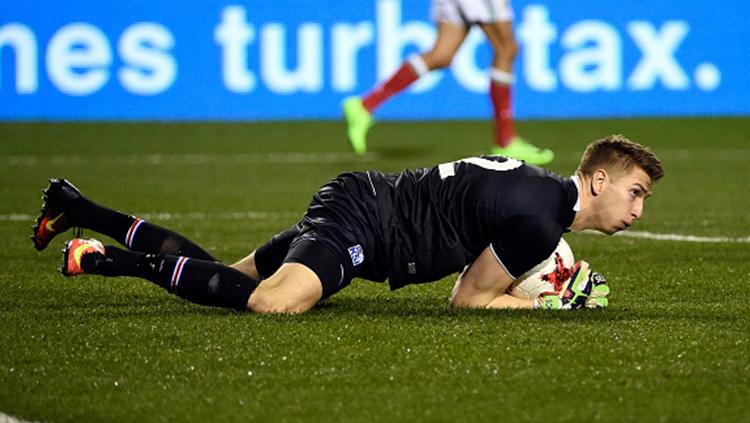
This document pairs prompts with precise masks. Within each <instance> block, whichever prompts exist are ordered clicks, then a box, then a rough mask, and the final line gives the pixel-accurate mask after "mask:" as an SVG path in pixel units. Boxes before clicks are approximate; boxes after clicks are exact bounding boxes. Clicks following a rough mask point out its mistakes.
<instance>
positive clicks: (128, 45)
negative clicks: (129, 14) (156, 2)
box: [118, 22, 177, 95]
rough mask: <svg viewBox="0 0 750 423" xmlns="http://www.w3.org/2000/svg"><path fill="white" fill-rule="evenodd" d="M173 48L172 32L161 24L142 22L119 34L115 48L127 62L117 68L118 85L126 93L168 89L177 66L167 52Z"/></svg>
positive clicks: (145, 92) (156, 91)
mask: <svg viewBox="0 0 750 423" xmlns="http://www.w3.org/2000/svg"><path fill="white" fill-rule="evenodd" d="M172 47H174V38H173V37H172V34H171V33H170V32H169V31H168V30H167V29H166V28H164V27H163V26H161V25H158V24H155V23H148V22H142V23H138V24H135V25H133V26H131V27H129V28H128V29H127V30H126V31H125V32H124V33H123V34H122V36H121V37H120V42H119V44H118V51H119V54H120V57H121V58H122V60H123V61H124V62H125V63H126V64H127V66H124V67H123V68H122V69H120V71H119V74H118V76H119V79H120V82H121V83H122V85H123V86H124V87H125V88H126V89H127V90H128V91H130V92H132V93H135V94H140V95H154V94H158V93H161V92H163V91H164V90H166V89H167V88H169V87H170V86H171V85H172V83H173V82H174V80H175V78H176V77H177V65H176V63H175V60H174V58H173V57H172V56H171V55H170V54H168V53H167V51H168V50H170V49H171V48H172Z"/></svg>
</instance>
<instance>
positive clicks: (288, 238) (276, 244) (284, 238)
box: [232, 223, 301, 279]
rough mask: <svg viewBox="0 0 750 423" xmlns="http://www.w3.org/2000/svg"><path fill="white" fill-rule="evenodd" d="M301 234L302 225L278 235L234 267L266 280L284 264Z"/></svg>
mask: <svg viewBox="0 0 750 423" xmlns="http://www.w3.org/2000/svg"><path fill="white" fill-rule="evenodd" d="M300 232H301V229H300V224H299V223H298V224H296V225H294V226H292V227H291V228H289V229H287V230H285V231H283V232H280V233H278V234H276V235H275V236H274V237H273V238H271V240H270V241H268V242H267V243H265V244H263V245H262V246H260V247H259V248H258V249H257V250H255V251H253V252H252V253H250V255H248V256H247V257H245V258H243V259H242V260H240V261H238V262H237V263H235V264H233V265H232V267H233V268H235V269H237V270H239V271H241V272H243V273H245V274H246V275H249V276H250V277H253V278H256V279H266V278H268V277H270V276H271V275H273V274H274V273H276V271H277V270H279V268H280V267H281V265H282V263H284V259H285V258H286V256H287V253H288V252H289V246H290V245H291V244H292V241H293V240H294V238H296V237H297V235H299V234H300Z"/></svg>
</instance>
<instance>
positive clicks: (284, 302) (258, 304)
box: [247, 263, 323, 313]
mask: <svg viewBox="0 0 750 423" xmlns="http://www.w3.org/2000/svg"><path fill="white" fill-rule="evenodd" d="M321 298H323V285H322V283H321V281H320V278H319V277H318V275H317V274H316V273H315V272H314V271H313V270H312V269H310V268H309V267H307V266H305V265H304V264H300V263H284V264H282V265H281V267H280V268H279V270H278V271H277V272H276V273H274V274H273V276H271V277H270V278H268V279H266V280H264V281H263V282H262V283H261V284H260V285H258V288H256V289H255V291H254V292H253V293H252V295H250V298H249V300H248V302H247V309H248V310H250V311H254V312H256V313H301V312H303V311H307V310H310V309H311V308H313V307H314V306H315V304H317V303H318V302H319V301H320V300H321Z"/></svg>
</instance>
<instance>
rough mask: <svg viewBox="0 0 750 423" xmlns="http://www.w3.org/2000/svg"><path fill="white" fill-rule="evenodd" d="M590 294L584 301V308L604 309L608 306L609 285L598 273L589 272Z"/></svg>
mask: <svg viewBox="0 0 750 423" xmlns="http://www.w3.org/2000/svg"><path fill="white" fill-rule="evenodd" d="M590 279H591V283H592V284H593V286H592V287H591V294H589V297H588V298H587V299H586V308H605V307H607V306H608V305H609V300H608V299H607V295H609V285H607V281H606V280H605V279H604V276H602V275H601V273H599V272H591V277H590Z"/></svg>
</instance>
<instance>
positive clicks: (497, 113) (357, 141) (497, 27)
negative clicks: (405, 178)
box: [343, 0, 555, 165]
mask: <svg viewBox="0 0 750 423" xmlns="http://www.w3.org/2000/svg"><path fill="white" fill-rule="evenodd" d="M432 15H433V19H434V20H435V22H436V23H437V27H438V35H437V40H436V41H435V45H434V46H433V47H432V50H430V51H429V52H427V53H423V54H420V55H414V56H412V57H410V58H409V59H407V60H406V61H404V62H403V63H402V64H401V66H400V67H399V68H398V70H396V72H395V73H394V74H392V75H391V76H390V77H389V78H388V79H387V80H386V81H385V82H383V83H382V84H380V85H378V86H376V87H375V88H373V89H372V90H370V92H368V93H367V94H365V95H364V96H363V97H359V96H353V97H348V98H346V99H345V100H344V103H343V111H344V117H345V119H346V123H347V135H348V137H349V142H350V143H351V145H352V148H353V149H354V151H355V152H356V153H357V154H364V153H365V152H366V151H367V139H366V137H367V131H368V130H369V128H370V126H372V124H373V118H372V114H373V113H374V112H375V110H376V109H377V108H378V106H380V105H381V104H382V103H383V102H384V101H385V100H387V99H389V98H390V97H392V96H393V95H395V94H398V93H399V92H401V91H403V90H404V89H406V88H407V87H408V86H410V85H411V84H412V83H413V82H414V81H416V80H418V79H419V78H421V77H422V76H424V75H426V74H428V73H429V72H430V71H432V70H434V69H441V68H445V67H447V66H449V65H450V63H451V61H452V60H453V57H454V56H455V55H456V52H457V51H458V49H459V47H461V44H462V43H463V42H464V40H465V39H466V36H467V35H468V34H469V30H470V29H471V27H472V26H473V25H475V24H476V25H478V26H479V27H480V28H481V29H482V31H483V32H484V34H485V35H486V37H487V40H488V41H489V43H490V45H491V46H492V50H493V52H494V58H493V60H492V69H491V71H490V87H489V91H490V99H491V100H492V107H493V111H494V116H493V118H494V127H495V138H494V146H493V148H492V150H491V153H492V154H496V155H502V156H506V157H512V158H516V159H520V160H524V161H526V162H528V163H531V164H536V165H542V164H546V163H549V162H551V161H552V159H554V156H555V155H554V153H553V152H552V151H551V150H549V149H541V148H538V147H536V146H534V145H532V144H531V143H529V142H527V141H526V140H524V139H523V138H521V137H519V136H518V135H517V134H516V132H515V129H514V127H513V113H512V110H511V105H512V104H511V91H512V85H513V82H514V80H515V78H514V76H513V61H514V60H515V57H516V53H517V52H518V45H517V44H516V41H515V39H514V37H513V27H512V20H513V10H512V8H511V4H510V0H432Z"/></svg>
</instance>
